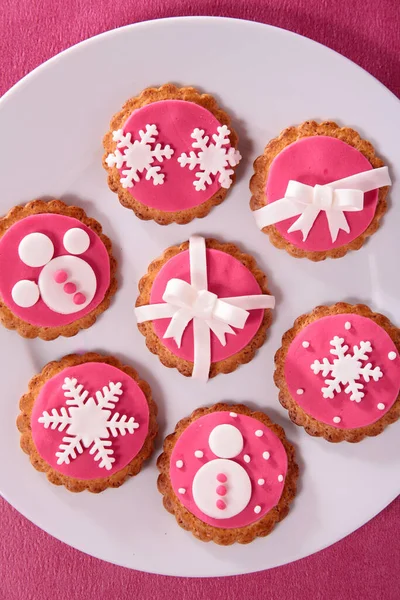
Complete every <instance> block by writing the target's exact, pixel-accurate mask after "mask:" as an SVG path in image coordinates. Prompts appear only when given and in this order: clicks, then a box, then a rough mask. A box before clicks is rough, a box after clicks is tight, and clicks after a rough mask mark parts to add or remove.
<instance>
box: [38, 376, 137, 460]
mask: <svg viewBox="0 0 400 600" xmlns="http://www.w3.org/2000/svg"><path fill="white" fill-rule="evenodd" d="M121 388H122V384H121V383H113V382H110V383H109V385H108V386H104V387H103V389H102V390H98V391H97V392H96V401H97V403H96V402H95V400H94V399H93V398H92V397H90V398H88V396H89V392H88V391H87V390H85V389H84V388H83V385H82V384H78V381H77V380H76V379H75V378H72V379H71V378H69V377H66V378H65V379H64V384H63V386H62V389H63V390H64V397H65V398H66V404H67V405H68V408H65V407H64V406H63V407H61V408H60V412H59V413H58V411H57V409H55V408H53V409H52V410H51V414H50V413H48V412H47V411H46V410H45V411H44V412H43V414H42V416H41V417H39V423H43V425H44V427H45V428H46V429H47V428H48V427H50V428H51V429H58V431H64V429H65V428H66V427H68V429H67V430H66V434H67V435H66V436H65V437H64V438H63V440H62V443H61V444H60V446H59V451H58V452H56V456H57V459H58V460H57V464H58V465H62V464H64V463H65V464H67V465H69V463H70V462H71V460H72V459H74V458H76V457H77V455H78V454H82V453H83V450H84V448H89V447H90V446H91V448H90V450H89V454H91V455H94V457H93V458H94V460H95V461H96V462H98V466H99V467H100V468H101V469H102V468H105V469H107V470H110V469H111V468H112V464H113V463H114V462H115V458H114V456H113V454H114V450H113V448H112V441H110V440H108V438H109V437H110V434H111V435H112V436H113V437H117V436H118V435H125V434H126V433H127V432H128V433H134V430H135V429H137V428H138V427H139V423H136V422H135V419H134V417H130V418H129V419H128V417H127V416H126V415H122V416H120V414H119V413H118V412H115V413H114V414H113V416H112V417H111V410H108V409H114V408H115V404H116V402H118V400H119V396H121V394H122V393H123V392H122V389H121ZM110 417H111V418H110Z"/></svg>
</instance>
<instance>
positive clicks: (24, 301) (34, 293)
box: [11, 279, 40, 308]
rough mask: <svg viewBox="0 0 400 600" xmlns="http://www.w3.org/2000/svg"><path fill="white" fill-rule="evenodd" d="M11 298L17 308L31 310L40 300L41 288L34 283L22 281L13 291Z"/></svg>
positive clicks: (18, 282)
mask: <svg viewBox="0 0 400 600" xmlns="http://www.w3.org/2000/svg"><path fill="white" fill-rule="evenodd" d="M11 296H12V299H13V300H14V302H15V304H16V305H17V306H20V307H21V308H29V307H30V306H33V305H34V304H36V302H37V301H38V300H39V296H40V294H39V287H38V286H37V284H36V283H35V282H34V281H28V280H27V279H21V281H17V283H16V284H15V285H14V287H13V289H12V290H11Z"/></svg>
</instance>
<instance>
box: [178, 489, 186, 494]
mask: <svg viewBox="0 0 400 600" xmlns="http://www.w3.org/2000/svg"><path fill="white" fill-rule="evenodd" d="M178 492H179V493H180V494H186V490H185V488H179V489H178Z"/></svg>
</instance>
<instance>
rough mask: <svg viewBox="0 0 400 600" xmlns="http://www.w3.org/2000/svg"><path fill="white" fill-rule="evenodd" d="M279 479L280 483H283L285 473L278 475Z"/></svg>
mask: <svg viewBox="0 0 400 600" xmlns="http://www.w3.org/2000/svg"><path fill="white" fill-rule="evenodd" d="M278 481H279V483H282V481H283V475H278Z"/></svg>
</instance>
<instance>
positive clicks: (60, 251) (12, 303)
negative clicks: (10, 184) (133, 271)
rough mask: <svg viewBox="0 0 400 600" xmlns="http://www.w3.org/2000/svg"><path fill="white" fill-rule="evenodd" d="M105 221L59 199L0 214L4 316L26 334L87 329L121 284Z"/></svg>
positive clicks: (48, 335)
mask: <svg viewBox="0 0 400 600" xmlns="http://www.w3.org/2000/svg"><path fill="white" fill-rule="evenodd" d="M116 266H117V264H116V260H115V258H114V257H113V254H112V247H111V242H110V240H109V239H108V237H106V236H105V235H104V233H103V232H102V228H101V225H100V223H98V222H97V221H95V220H94V219H91V218H89V217H87V216H86V214H85V212H84V211H83V210H82V209H81V208H78V207H77V206H67V205H66V204H64V203H63V202H61V201H60V200H51V201H50V202H44V201H42V200H34V201H33V202H29V203H28V204H26V205H25V206H16V207H14V208H12V209H11V210H10V212H9V213H8V214H7V215H6V216H5V217H3V218H1V219H0V321H1V322H2V323H3V325H5V327H7V328H8V329H15V330H17V331H18V333H19V334H20V335H22V336H24V337H26V338H35V337H40V338H41V339H43V340H54V339H55V338H57V337H58V336H60V335H61V336H66V337H70V336H72V335H75V334H76V333H78V331H79V330H81V329H87V328H88V327H90V326H91V325H93V323H94V322H95V321H96V318H97V317H98V316H99V315H100V314H101V313H102V312H104V311H105V310H106V309H107V308H108V307H109V305H110V301H111V298H112V296H113V295H114V294H115V291H116V289H117V280H116V278H115V272H116Z"/></svg>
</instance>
